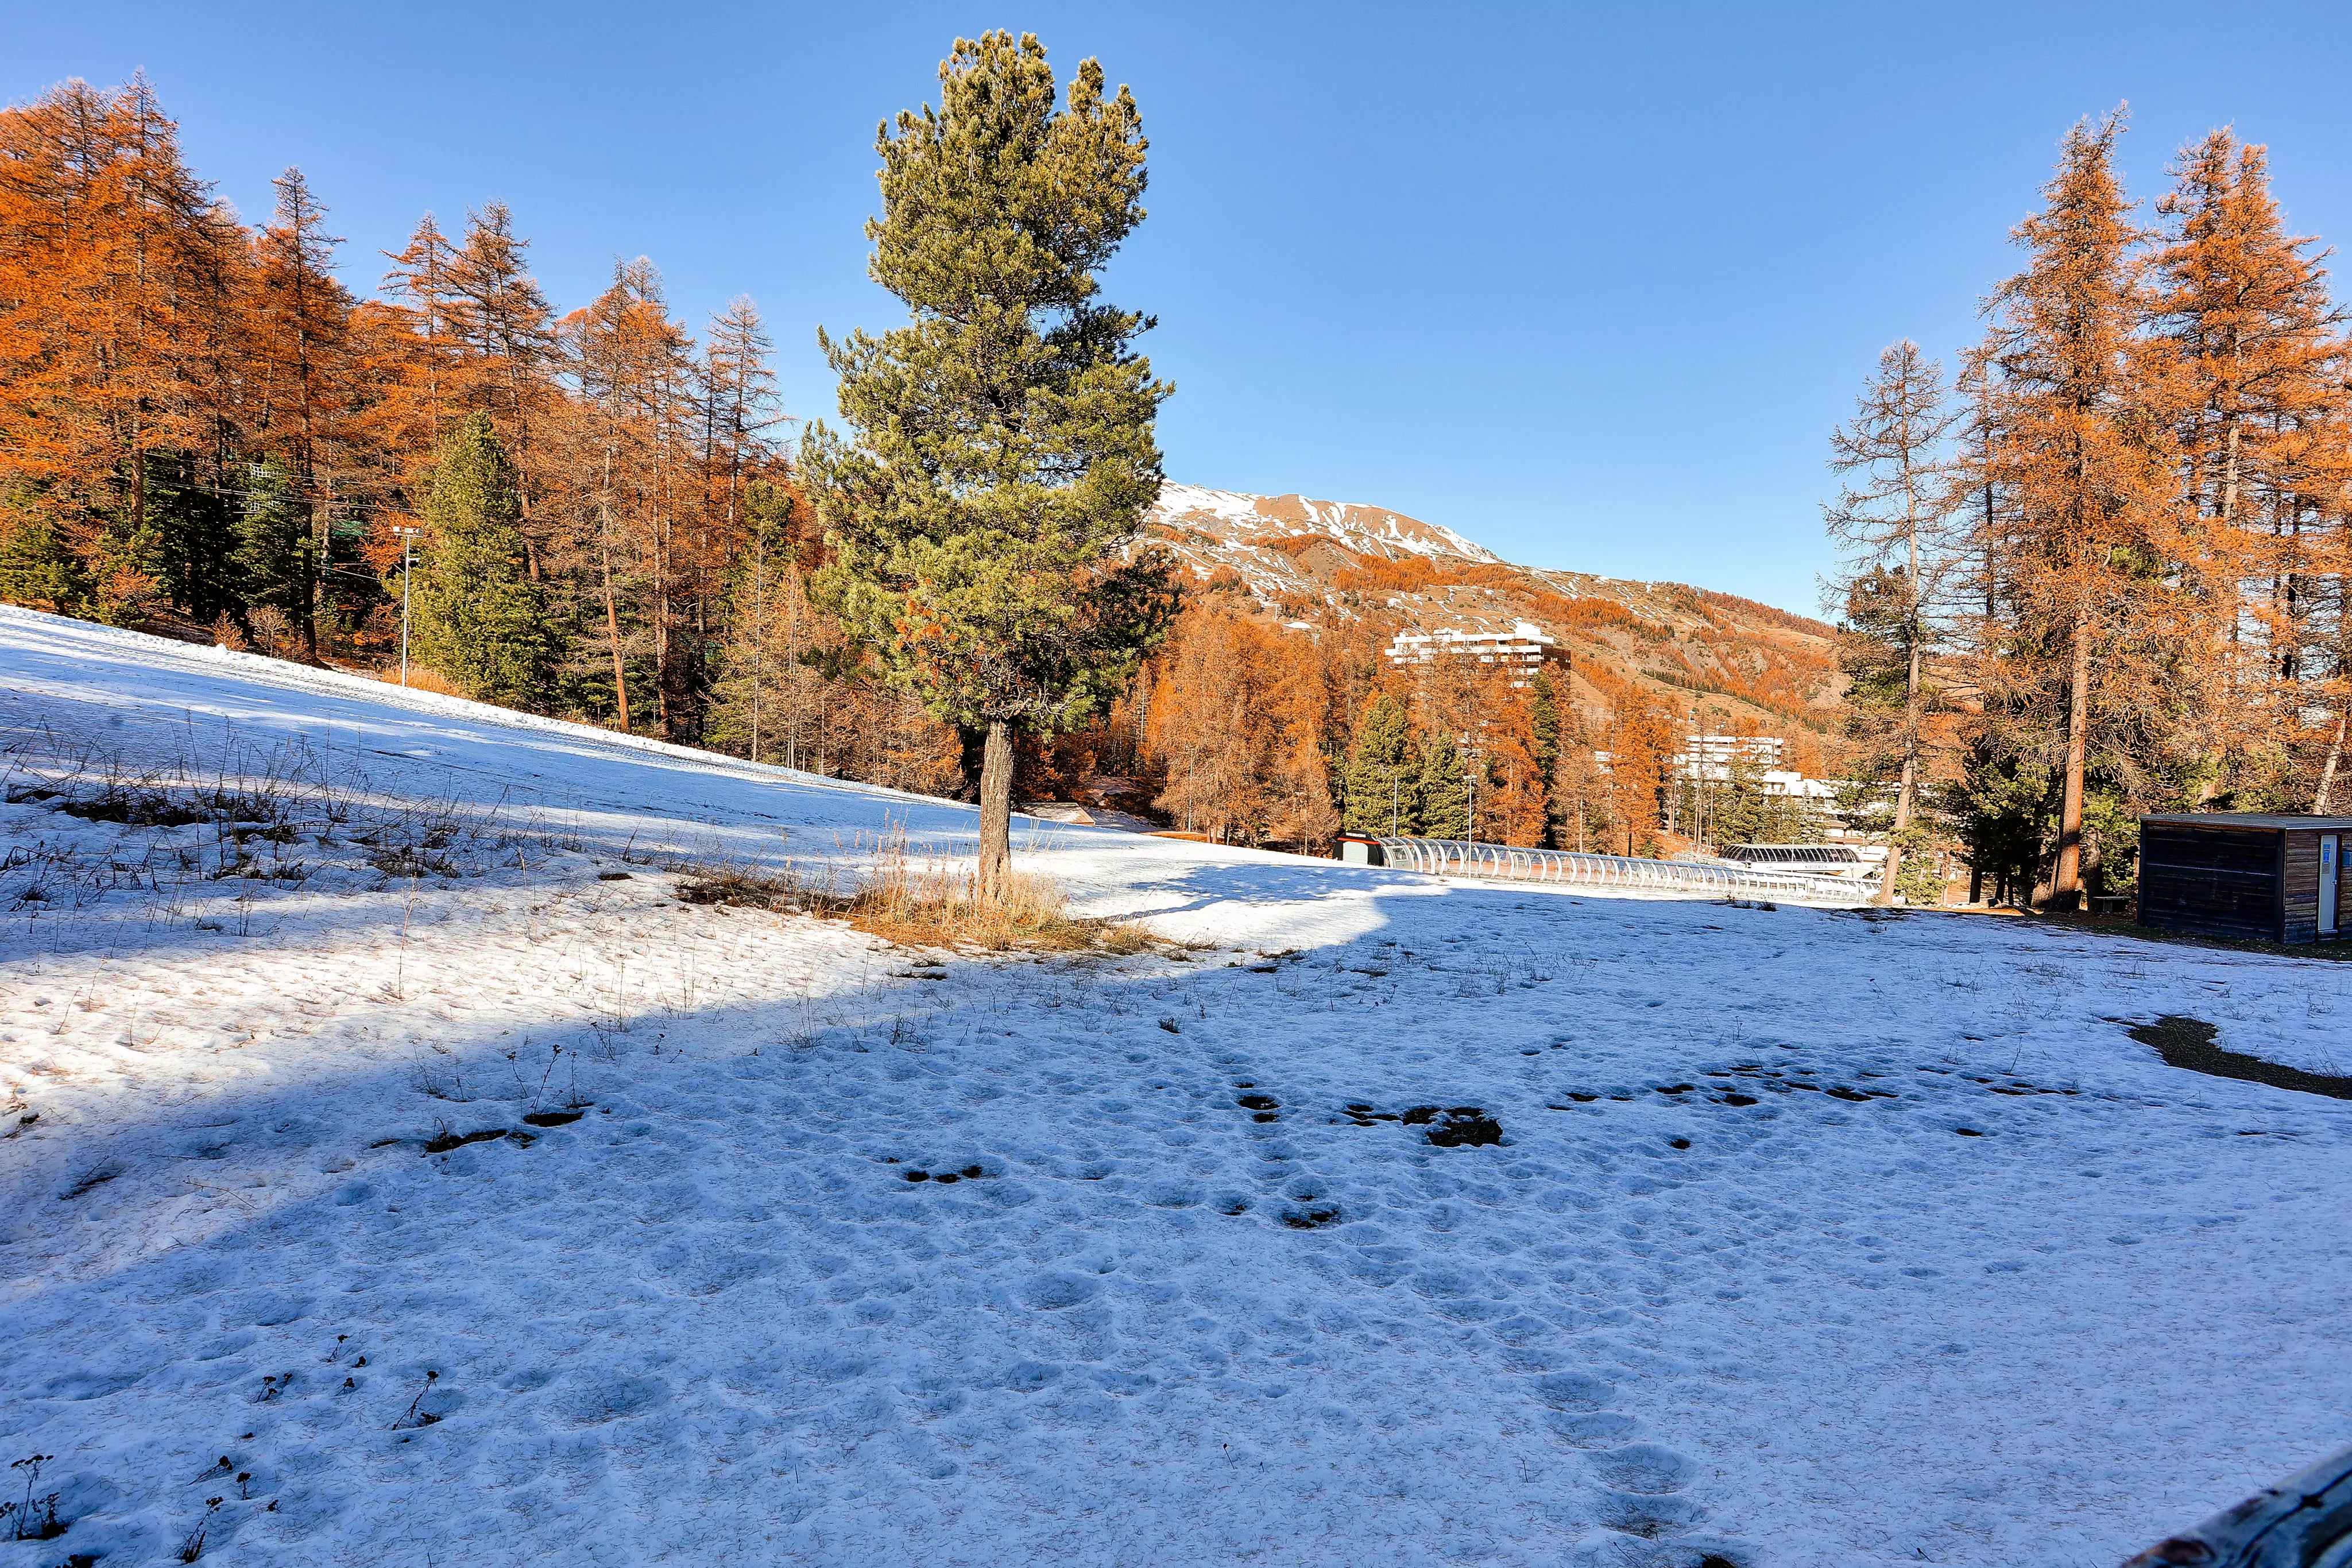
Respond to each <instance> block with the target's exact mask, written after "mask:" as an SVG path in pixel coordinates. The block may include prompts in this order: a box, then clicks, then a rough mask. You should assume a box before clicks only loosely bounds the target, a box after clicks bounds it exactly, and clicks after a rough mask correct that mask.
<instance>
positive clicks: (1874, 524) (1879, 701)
mask: <svg viewBox="0 0 2352 1568" xmlns="http://www.w3.org/2000/svg"><path fill="white" fill-rule="evenodd" d="M1959 417H1960V415H1959V413H1958V411H1957V410H1955V409H1953V408H1951V407H1949V406H1948V404H1947V402H1946V401H1945V390H1944V383H1943V375H1942V372H1941V371H1940V369H1939V368H1938V367H1937V365H1936V364H1935V363H1934V362H1933V361H1930V360H1928V359H1927V358H1926V357H1925V356H1923V355H1922V354H1921V353H1920V351H1919V346H1918V345H1917V344H1916V343H1914V342H1912V341H1910V340H1908V339H1906V340H1903V341H1902V342H1899V343H1896V344H1894V345H1893V346H1892V347H1890V348H1888V349H1886V350H1885V351H1883V352H1882V353H1881V354H1880V355H1879V356H1878V370H1877V373H1876V374H1875V375H1874V376H1873V377H1872V378H1871V380H1870V382H1869V384H1868V385H1867V386H1866V387H1865V388H1864V390H1863V393H1862V397H1861V400H1860V405H1859V406H1858V407H1857V409H1856V410H1855V413H1854V417H1853V419H1852V420H1851V421H1849V422H1848V423H1844V424H1843V425H1840V426H1839V427H1838V428H1837V429H1836V430H1835V431H1834V432H1832V434H1831V437H1830V444H1831V453H1832V455H1831V458H1830V466H1831V467H1832V469H1833V470H1834V471H1836V472H1837V473H1838V474H1839V475H1840V476H1841V477H1842V478H1843V485H1842V486H1840V488H1839V492H1838V497H1837V499H1836V500H1835V501H1833V502H1832V503H1830V504H1829V505H1828V506H1827V507H1824V508H1823V519H1824V521H1825V522H1826V523H1827V525H1828V528H1829V533H1830V537H1831V538H1832V539H1834V540H1835V541H1836V542H1837V543H1838V545H1839V546H1840V547H1841V548H1842V549H1843V552H1844V558H1845V560H1844V567H1843V570H1842V571H1841V572H1840V573H1839V574H1838V576H1837V577H1836V578H1834V579H1833V580H1832V584H1831V587H1832V593H1833V594H1834V595H1835V597H1836V599H1837V600H1838V601H1839V604H1840V608H1841V609H1842V611H1843V623H1844V624H1843V630H1844V633H1845V636H1844V644H1845V645H1844V647H1843V650H1842V653H1843V659H1842V663H1843V664H1844V666H1845V673H1846V675H1847V678H1848V685H1847V691H1846V700H1847V702H1848V703H1849V704H1850V705H1851V706H1852V707H1853V710H1854V712H1853V731H1854V738H1855V739H1856V740H1857V741H1859V742H1861V743H1862V751H1861V755H1860V756H1859V757H1858V758H1857V763H1858V766H1859V768H1860V769H1861V770H1862V771H1864V772H1867V773H1870V774H1872V775H1873V776H1874V777H1875V778H1884V777H1885V775H1887V774H1889V773H1891V774H1893V775H1894V779H1895V816H1894V823H1893V830H1892V831H1891V832H1890V833H1889V834H1888V835H1887V849H1886V865H1885V871H1884V873H1882V875H1881V879H1880V883H1879V891H1878V897H1879V902H1881V903H1882V904H1892V903H1893V902H1894V901H1895V894H1896V892H1897V891H1898V890H1902V891H1904V892H1905V893H1906V895H1907V894H1912V893H1915V892H1918V891H1922V889H1921V888H1920V887H1918V886H1917V885H1916V882H1915V883H1914V884H1913V885H1910V886H1906V884H1905V883H1904V880H1903V871H1904V860H1905V857H1906V854H1907V853H1908V852H1911V851H1913V850H1916V849H1924V848H1925V847H1926V839H1925V835H1924V834H1923V833H1922V832H1921V831H1918V830H1917V829H1916V828H1915V826H1914V823H1913V821H1912V819H1913V817H1914V816H1915V815H1916V812H1917V810H1918V805H1919V791H1920V786H1921V783H1922V781H1923V779H1924V777H1925V773H1926V760H1927V759H1926V756H1925V752H1926V736H1927V715H1928V712H1929V710H1930V708H1931V706H1933V703H1934V693H1933V692H1932V691H1931V689H1930V685H1929V679H1928V677H1929V674H1930V671H1929V663H1930V661H1931V660H1932V659H1934V658H1935V656H1936V655H1937V653H1939V652H1941V651H1942V648H1943V646H1944V643H1945V636H1944V632H1943V627H1942V625H1941V623H1940V618H1939V615H1938V611H1939V610H1940V608H1941V607H1942V603H1943V601H1944V598H1945V595H1946V594H1947V592H1948V590H1949V586H1950V584H1951V581H1952V580H1953V577H1954V574H1955V571H1956V570H1957V568H1958V566H1959V565H1960V564H1961V563H1962V562H1963V561H1964V560H1965V559H1966V557H1965V555H1964V552H1963V550H1962V548H1961V546H1960V543H1959V539H1958V535H1957V533H1956V530H1955V529H1954V528H1953V527H1952V514H1953V511H1954V508H1955V505H1956V503H1957V501H1958V498H1959V497H1958V494H1957V492H1956V490H1955V488H1954V485H1953V472H1952V469H1951V466H1950V463H1949V455H1948V442H1949V440H1950V437H1951V434H1952V429H1953V426H1954V425H1955V424H1956V423H1958V420H1959Z"/></svg>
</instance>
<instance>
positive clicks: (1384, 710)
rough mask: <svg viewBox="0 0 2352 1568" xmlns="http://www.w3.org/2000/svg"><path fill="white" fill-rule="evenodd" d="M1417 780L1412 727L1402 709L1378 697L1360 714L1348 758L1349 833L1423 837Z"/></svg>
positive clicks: (1388, 699) (1418, 772)
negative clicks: (1359, 720) (1362, 716)
mask: <svg viewBox="0 0 2352 1568" xmlns="http://www.w3.org/2000/svg"><path fill="white" fill-rule="evenodd" d="M1419 774H1420V768H1419V764H1418V759H1417V758H1415V757H1414V756H1413V750H1412V726H1411V725H1410V724H1408V723H1407V722H1406V721H1405V716H1404V709H1403V707H1402V706H1400V705H1399V704H1398V703H1397V701H1396V700H1395V699H1394V698H1392V697H1391V696H1390V695H1388V694H1387V693H1386V692H1382V693H1381V695H1378V696H1376V697H1374V698H1373V699H1372V701H1371V706H1369V707H1367V708H1366V709H1365V710H1364V718H1363V722H1362V723H1360V724H1359V725H1358V726H1357V727H1356V744H1355V747H1354V749H1353V750H1352V751H1351V752H1350V754H1349V758H1348V805H1347V814H1346V818H1345V824H1346V827H1347V830H1348V831H1349V832H1351V833H1372V834H1376V835H1379V836H1381V837H1388V836H1391V835H1394V834H1398V833H1418V832H1419V831H1421V780H1420V778H1419Z"/></svg>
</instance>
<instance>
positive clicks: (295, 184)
mask: <svg viewBox="0 0 2352 1568" xmlns="http://www.w3.org/2000/svg"><path fill="white" fill-rule="evenodd" d="M273 183H274V184H275V185H276V187H277V191H278V208H277V213H276V215H275V217H274V219H273V221H271V222H270V223H269V224H268V225H265V226H264V227H263V228H262V230H261V232H260V234H258V235H256V236H255V239H254V258H255V265H254V275H253V279H254V312H253V316H254V333H255V346H256V349H257V354H256V367H257V370H258V371H259V398H258V402H259V404H260V406H259V409H258V410H257V413H258V416H259V427H260V430H259V434H260V440H261V442H262V444H263V445H264V447H265V449H266V450H268V451H269V452H271V453H273V454H275V455H277V456H278V459H279V461H280V462H281V463H282V464H283V465H284V466H285V469H286V471H287V474H288V476H289V478H290V479H291V480H292V482H293V485H294V489H295V493H296V494H297V495H298V496H299V497H300V498H301V502H302V507H303V510H304V514H305V523H306V528H307V532H308V535H309V538H308V542H307V549H306V550H305V553H304V556H303V559H302V577H301V580H300V581H299V584H298V585H297V589H296V591H295V594H294V596H293V602H292V603H291V604H289V605H288V606H287V608H288V610H289V612H290V613H291V614H292V615H293V616H294V620H295V626H296V629H297V631H298V632H299V633H300V635H301V639H302V650H303V652H304V653H308V654H310V655H313V656H315V655H316V654H317V653H318V648H319V628H318V588H319V583H320V578H321V577H322V576H323V574H324V573H325V572H326V571H327V570H330V569H331V567H332V565H333V559H332V555H333V534H332V504H333V486H334V480H335V478H336V469H337V466H338V457H339V456H340V450H339V449H340V446H341V438H342V436H343V430H342V419H341V413H342V411H343V409H344V408H345V407H346V406H347V403H348V392H347V387H346V384H345V383H346V382H348V380H349V375H350V371H351V366H350V364H349V354H348V350H349V347H350V335H351V334H350V326H351V310H352V299H351V296H350V294H349V293H348V292H347V291H346V290H345V289H344V287H343V286H342V285H341V283H339V282H337V281H336V280H335V276H334V249H335V246H338V245H340V244H341V243H342V242H341V239H340V238H339V237H338V236H336V235H330V234H328V233H327V232H326V208H325V207H323V206H321V205H320V203H319V199H318V197H317V196H316V195H315V194H313V193H312V192H311V190H310V182H309V181H308V180H307V179H305V178H304V177H303V173H302V171H301V170H299V169H289V170H287V171H286V172H284V173H283V174H280V175H279V176H278V178H277V180H276V181H274V182H273Z"/></svg>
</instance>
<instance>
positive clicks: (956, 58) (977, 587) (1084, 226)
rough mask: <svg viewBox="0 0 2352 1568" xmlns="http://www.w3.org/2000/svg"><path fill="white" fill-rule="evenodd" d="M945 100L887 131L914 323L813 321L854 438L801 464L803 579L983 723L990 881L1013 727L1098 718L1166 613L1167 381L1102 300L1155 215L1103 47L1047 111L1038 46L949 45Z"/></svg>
mask: <svg viewBox="0 0 2352 1568" xmlns="http://www.w3.org/2000/svg"><path fill="white" fill-rule="evenodd" d="M940 88H941V92H940V108H939V109H938V110H936V111H934V110H931V109H930V108H929V107H926V108H925V109H924V110H923V111H922V113H921V114H920V115H919V116H918V115H916V114H913V113H903V114H901V115H899V116H898V123H897V126H896V129H895V133H894V131H893V128H892V127H890V126H888V125H885V126H884V127H883V128H882V130H881V131H880V133H879V137H878V140H877V151H878V152H880V154H881V157H882V174H881V178H882V216H881V217H880V218H878V219H876V220H873V221H871V222H869V223H868V224H867V225H866V237H867V238H868V239H870V240H872V241H873V242H874V252H873V256H872V263H871V267H870V270H871V272H872V275H873V277H874V278H875V280H876V281H877V282H878V283H880V284H881V285H882V286H883V287H886V288H887V289H889V290H890V291H891V292H892V293H893V294H896V295H897V296H898V298H900V299H903V300H904V301H906V303H907V306H908V310H909V312H910V313H911V315H912V317H913V320H912V321H911V322H910V323H909V324H908V326H905V327H902V328H899V329H896V330H894V331H890V332H886V333H884V334H883V335H882V336H881V337H879V338H873V337H868V336H867V335H866V333H864V332H854V333H852V334H850V336H849V337H848V338H847V339H845V340H841V341H838V342H836V341H835V340H832V339H830V338H827V337H824V335H823V334H820V341H821V342H822V343H823V345H824V350H825V353H826V356H827V358H828V359H829V360H830V361H831V363H832V365H833V367H834V370H835V372H836V373H837V374H838V375H839V376H840V378H841V385H840V393H839V401H840V405H841V413H842V417H843V418H844V420H845V422H846V423H847V424H848V426H849V428H850V432H851V433H852V434H851V436H849V437H845V436H842V435H837V434H835V433H834V432H833V431H831V430H828V429H826V428H825V427H824V425H823V424H818V425H815V426H814V427H813V428H812V429H811V430H810V432H809V434H808V437H807V440H806V441H805V443H804V444H803V459H804V466H805V473H806V475H807V478H808V482H809V490H810V494H811V497H812V498H813V499H814V502H815V504H816V507H817V509H818V513H819V515H820V517H821V518H822V520H823V522H824V527H825V529H826V539H827V542H828V545H829V546H830V550H831V559H829V560H828V561H827V562H826V564H825V566H824V569H823V570H821V571H820V572H819V573H817V574H816V576H815V578H814V580H813V583H812V589H813V591H814V594H815V595H816V597H817V598H818V600H819V601H820V602H821V603H822V604H824V607H825V608H827V609H829V610H831V611H833V612H835V613H836V614H838V615H839V616H840V617H841V618H842V619H843V620H844V621H845V622H846V623H847V624H848V625H849V626H850V627H851V628H852V629H853V631H854V632H856V634H857V635H858V636H859V637H860V639H861V640H862V641H864V642H865V643H866V644H867V645H868V646H869V647H870V648H871V649H872V650H873V652H874V653H875V655H876V657H877V663H878V664H879V667H880V669H881V672H882V674H884V676H885V678H887V679H888V680H889V681H891V682H893V683H894V684H896V685H900V686H903V687H905V688H907V689H909V690H912V691H914V692H916V693H918V694H919V695H920V696H921V697H922V699H923V701H924V703H925V705H926V706H928V707H929V709H930V711H931V713H932V714H933V715H934V716H936V717H938V718H940V719H942V720H945V721H947V722H950V723H952V724H955V725H957V726H959V727H970V728H975V729H979V728H984V729H985V730H986V732H987V740H986V747H985V759H984V762H983V765H982V779H981V822H980V828H981V844H980V870H981V883H982V887H983V889H993V888H994V887H995V886H996V885H998V882H999V879H1000V878H1001V876H1002V875H1003V873H1004V871H1005V870H1006V869H1007V867H1008V866H1009V864H1010V861H1011V837H1010V831H1009V830H1010V811H1011V806H1012V786H1013V739H1014V737H1015V734H1016V733H1026V734H1030V735H1044V734H1051V733H1055V732H1057V731H1060V730H1063V729H1066V728H1068V727H1072V726H1074V725H1076V724H1078V723H1080V722H1081V721H1083V720H1084V719H1085V718H1086V717H1087V715H1089V714H1090V713H1092V712H1094V711H1096V710H1097V708H1099V707H1101V706H1105V705H1106V704H1107V703H1108V699H1109V698H1111V697H1112V696H1114V695H1116V694H1117V693H1118V691H1119V690H1121V689H1122V688H1123V687H1124V686H1125V685H1127V684H1128V682H1129V680H1130V679H1131V678H1132V676H1133V674H1134V672H1135V669H1136V666H1137V664H1138V663H1139V661H1140V659H1141V658H1142V656H1143V654H1144V653H1146V652H1147V651H1149V650H1150V648H1151V647H1152V646H1153V645H1154V644H1155V643H1157V642H1158V641H1159V639H1160V637H1161V636H1162V635H1163V634H1164V631H1165V628H1166V625H1167V622H1168V619H1169V617H1170V615H1171V612H1172V609H1173V599H1172V593H1171V589H1170V587H1169V580H1168V574H1167V569H1166V565H1165V562H1164V560H1163V559H1162V558H1161V557H1160V555H1159V554H1158V553H1157V552H1144V553H1142V554H1140V555H1139V556H1136V557H1134V558H1132V559H1123V556H1122V551H1123V550H1124V548H1125V547H1126V546H1127V545H1128V544H1129V542H1130V541H1131V540H1132V539H1133V538H1134V537H1135V534H1136V530H1137V528H1138V527H1139V524H1140V522H1141V519H1142V517H1143V513H1144V510H1145V508H1147V507H1150V504H1151V502H1152V499H1153V497H1156V496H1157V495H1158V494H1159V490H1160V451H1159V448H1158V446H1157V445H1156V444H1154V442H1153V439H1152V418H1153V415H1154V413H1155V412H1156V411H1157V409H1158V408H1159V405H1160V401H1161V400H1162V399H1164V398H1166V397H1167V396H1168V395H1169V392H1171V390H1172V389H1171V388H1170V387H1169V386H1168V385H1167V384H1166V383H1164V382H1156V381H1154V380H1152V378H1151V367H1150V361H1148V360H1146V359H1145V358H1144V357H1143V356H1142V355H1140V354H1139V353H1137V352H1136V351H1135V350H1134V349H1133V347H1132V340H1133V339H1134V338H1135V336H1136V335H1137V334H1138V333H1139V332H1142V331H1144V330H1145V329H1148V328H1150V326H1151V324H1152V323H1151V320H1150V318H1147V317H1144V316H1140V315H1137V314H1133V313H1131V312H1128V311H1123V310H1118V309H1115V308H1112V307H1110V306H1108V305H1106V304H1104V303H1102V302H1101V301H1100V300H1099V299H1098V298H1097V294H1096V289H1097V285H1096V277H1095V275H1096V272H1097V269H1098V268H1100V267H1102V266H1103V264H1104V263H1105V262H1107V261H1108V260H1109V258H1110V256H1111V255H1112V253H1113V252H1114V251H1116V250H1117V249H1118V245H1119V242H1120V241H1122V240H1124V239H1125V238H1126V237H1127V235H1128V234H1129V231H1130V230H1132V229H1133V228H1134V227H1135V225H1137V224H1138V223H1139V222H1140V221H1141V220H1142V217H1143V206H1142V195H1143V188H1144V148H1145V142H1144V140H1143V134H1142V130H1141V122H1140V120H1139V118H1138V116H1137V113H1136V108H1135V101H1134V99H1132V98H1130V97H1129V94H1128V91H1127V89H1125V88H1121V89H1119V90H1118V96H1117V97H1116V98H1113V99H1105V98H1104V96H1103V73H1102V68H1101V66H1100V65H1098V64H1097V62H1095V61H1093V60H1087V61H1086V62H1085V63H1084V64H1082V65H1081V66H1079V68H1078V71H1077V75H1076V78H1074V79H1073V80H1072V82H1071V83H1070V86H1069V90H1068V95H1067V99H1066V103H1065V104H1064V105H1063V107H1061V108H1059V109H1058V110H1057V109H1056V108H1055V82H1054V75H1053V72H1052V70H1051V69H1050V68H1048V67H1047V65H1046V63H1045V49H1044V47H1041V46H1040V45H1039V44H1038V42H1037V40H1036V39H1035V38H1034V37H1026V36H1024V37H1022V38H1021V39H1020V40H1019V41H1018V42H1015V41H1014V39H1013V36H1012V35H1011V34H1009V33H1003V32H992V33H989V34H987V35H985V36H984V37H982V38H981V39H980V40H979V41H978V42H972V41H971V40H968V39H959V40H957V43H956V46H955V52H954V53H953V55H952V56H950V58H949V59H948V60H947V61H946V62H944V63H943V64H942V65H941V66H940Z"/></svg>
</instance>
